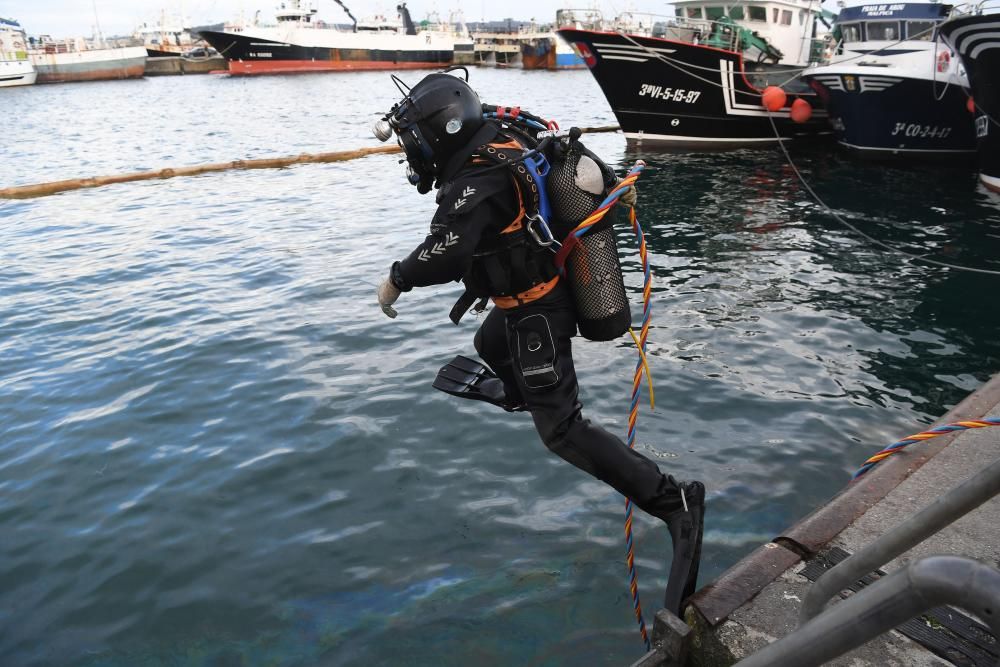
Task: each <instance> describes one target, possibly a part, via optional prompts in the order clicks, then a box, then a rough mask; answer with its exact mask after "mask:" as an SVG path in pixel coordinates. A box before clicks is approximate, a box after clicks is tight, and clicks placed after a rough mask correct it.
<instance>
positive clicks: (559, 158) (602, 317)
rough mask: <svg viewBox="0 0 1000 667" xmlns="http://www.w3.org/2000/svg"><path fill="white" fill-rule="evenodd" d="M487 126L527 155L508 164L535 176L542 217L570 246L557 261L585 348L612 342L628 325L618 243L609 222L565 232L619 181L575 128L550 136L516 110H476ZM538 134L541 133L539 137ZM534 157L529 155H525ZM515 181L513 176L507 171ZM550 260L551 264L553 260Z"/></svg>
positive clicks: (548, 128)
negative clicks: (493, 122) (512, 138)
mask: <svg viewBox="0 0 1000 667" xmlns="http://www.w3.org/2000/svg"><path fill="white" fill-rule="evenodd" d="M483 110H484V112H485V115H486V117H487V118H490V119H497V120H498V121H500V123H501V127H502V128H503V129H505V130H508V131H509V130H514V131H515V132H516V134H517V135H518V137H519V139H520V140H521V142H522V143H524V144H525V145H526V146H527V147H528V148H530V149H531V150H529V151H528V153H527V154H526V157H525V156H522V157H520V158H516V159H515V160H514V162H524V164H526V165H528V168H529V170H530V171H531V172H532V173H533V175H535V176H536V178H535V181H536V182H537V185H538V190H539V196H538V199H539V200H540V202H539V204H538V206H537V207H536V208H537V214H538V215H540V216H542V217H543V219H544V221H545V222H546V223H547V226H548V228H549V229H550V230H551V235H552V237H553V238H555V239H559V240H563V243H572V244H573V245H572V248H571V250H569V253H568V255H566V254H565V253H558V255H557V258H558V260H557V261H556V264H557V266H558V265H559V264H560V262H562V263H563V265H562V266H558V268H559V269H560V270H563V269H564V270H565V279H566V280H567V281H568V282H569V286H570V290H571V291H572V293H573V300H574V302H575V304H576V315H577V327H578V329H579V331H580V335H581V336H583V337H584V338H586V339H588V340H594V341H604V340H614V339H615V338H618V337H619V336H621V335H622V334H624V333H625V332H626V331H628V329H629V326H631V323H632V313H631V310H630V308H629V303H628V296H627V294H626V292H625V282H624V279H623V277H622V270H621V263H620V261H619V258H618V243H617V239H616V238H615V232H614V225H613V223H612V218H611V217H610V216H605V218H604V219H603V220H602V221H601V222H599V223H598V224H596V225H594V226H593V227H591V228H590V229H589V230H588V231H587V233H586V234H584V235H583V236H581V237H579V238H573V237H572V232H573V230H574V229H575V228H576V227H577V225H579V224H580V223H581V222H583V221H584V220H586V219H587V218H588V217H589V216H590V214H591V213H593V212H594V211H596V210H597V209H598V208H599V207H600V205H601V203H602V202H603V201H604V198H605V197H606V196H607V194H608V192H609V191H610V190H611V189H612V188H613V187H614V185H615V184H616V183H617V181H618V179H617V177H616V176H615V174H614V172H613V171H612V170H611V168H610V167H608V166H607V165H606V164H605V163H604V162H603V161H602V160H601V159H600V158H599V157H597V155H595V154H594V153H592V152H591V151H589V150H588V149H587V148H586V147H585V146H584V145H583V144H582V143H581V142H580V140H579V139H580V135H581V131H580V129H579V128H575V127H574V128H571V129H570V130H569V131H568V132H559V131H557V130H554V129H553V128H554V127H555V124H554V123H549V122H546V121H544V120H542V119H540V118H537V117H535V116H532V115H531V114H529V113H526V112H524V111H522V110H520V109H518V108H516V107H515V108H512V109H505V108H504V107H493V106H489V105H485V104H484V105H483ZM540 130H541V131H540ZM532 153H534V155H532ZM510 166H511V168H512V173H513V174H514V177H515V179H517V178H518V173H517V169H515V168H514V164H513V163H510ZM554 260H556V258H554Z"/></svg>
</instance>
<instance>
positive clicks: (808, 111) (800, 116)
mask: <svg viewBox="0 0 1000 667" xmlns="http://www.w3.org/2000/svg"><path fill="white" fill-rule="evenodd" d="M789 115H790V116H791V117H792V120H793V121H795V122H796V123H804V122H806V121H807V120H809V119H810V118H812V115H813V108H812V105H811V104H809V103H808V102H806V101H805V100H804V99H802V98H801V97H800V98H798V99H797V100H795V101H794V102H792V110H791V112H790V113H789Z"/></svg>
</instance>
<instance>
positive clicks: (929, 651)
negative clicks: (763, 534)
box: [636, 375, 1000, 667]
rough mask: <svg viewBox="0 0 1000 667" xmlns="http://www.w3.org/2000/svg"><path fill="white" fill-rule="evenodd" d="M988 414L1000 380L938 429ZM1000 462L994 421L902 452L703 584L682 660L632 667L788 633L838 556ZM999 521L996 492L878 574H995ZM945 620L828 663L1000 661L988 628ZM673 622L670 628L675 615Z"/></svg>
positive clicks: (755, 646) (732, 650)
mask: <svg viewBox="0 0 1000 667" xmlns="http://www.w3.org/2000/svg"><path fill="white" fill-rule="evenodd" d="M986 417H1000V375H998V376H996V377H994V378H993V379H992V380H990V381H989V382H987V383H986V384H984V385H983V386H982V387H980V388H979V389H978V390H976V391H975V392H973V393H972V394H971V395H970V396H968V397H967V398H966V399H965V400H964V401H962V402H961V403H960V404H959V405H957V406H955V408H954V409H952V410H951V411H950V412H948V413H947V414H946V415H944V416H943V417H942V418H941V419H940V420H938V421H937V422H935V424H934V426H939V425H943V424H947V423H952V422H957V421H963V420H971V419H980V418H986ZM918 430H920V429H919V428H914V429H913V432H916V431H918ZM905 435H908V434H900V437H903V436H905ZM872 453H874V452H872ZM998 459H1000V426H998V427H987V428H979V429H975V430H966V431H959V432H956V433H954V434H950V435H944V436H939V437H936V438H933V439H930V440H926V441H924V442H919V443H915V444H912V445H910V446H909V447H907V448H906V449H905V450H904V451H903V452H901V453H899V454H896V455H894V456H891V457H889V458H888V459H886V460H885V461H883V462H882V463H880V464H879V465H878V466H876V467H875V468H874V469H873V470H871V471H869V472H868V473H867V474H866V475H864V476H863V477H861V478H860V479H859V480H858V481H856V482H854V483H852V484H849V485H848V486H847V487H846V488H845V489H844V490H843V491H841V492H840V493H839V494H838V495H836V496H835V497H834V498H832V499H831V500H830V501H829V502H828V503H827V504H825V505H823V506H822V507H820V508H818V509H817V510H815V511H814V512H813V513H812V514H810V515H808V516H807V517H805V518H804V519H802V520H801V521H799V522H798V523H797V524H795V525H794V526H792V527H790V528H789V529H788V530H786V531H784V532H783V533H782V534H781V535H778V536H777V537H775V538H774V540H772V541H771V542H769V543H767V544H764V545H762V546H761V547H759V548H758V549H756V550H755V551H754V552H753V553H751V554H750V555H748V556H747V557H746V558H744V559H743V560H742V561H740V562H739V563H737V564H736V565H734V566H733V567H732V568H730V569H729V570H728V571H726V572H725V573H724V574H722V575H721V576H720V577H719V578H718V579H717V580H716V581H714V582H711V583H710V584H708V585H707V586H704V587H703V588H702V589H700V590H699V591H698V592H697V593H696V594H695V596H694V597H692V598H691V600H690V601H689V605H688V606H687V608H686V610H685V621H686V622H687V624H688V626H690V628H691V629H690V630H688V629H687V628H684V626H683V625H679V626H677V627H680V628H681V631H682V632H688V635H687V638H686V642H687V657H686V659H685V660H683V661H682V662H677V661H675V660H672V659H670V658H669V657H668V654H669V653H671V651H670V649H669V646H663V645H662V644H661V648H660V651H659V653H658V654H657V653H656V652H652V653H650V654H648V655H647V656H646V657H644V658H643V659H642V660H640V661H639V662H638V663H636V664H637V665H642V666H643V667H651V666H652V665H678V664H689V665H698V666H705V667H715V666H719V665H731V664H733V663H735V662H738V661H739V660H741V659H743V658H745V657H747V656H749V655H751V654H753V653H754V652H756V651H758V650H759V649H760V648H761V647H763V646H765V645H766V644H769V643H771V642H773V641H775V640H776V639H779V638H781V637H783V636H785V635H787V634H789V633H790V632H792V631H793V630H794V629H795V628H796V627H798V624H799V612H800V608H801V605H802V601H803V600H804V599H805V595H806V593H807V591H808V590H809V587H810V586H811V584H812V581H811V580H815V579H816V578H817V576H818V575H820V574H822V573H823V572H824V571H825V568H827V567H829V566H830V564H832V563H835V562H837V561H838V560H839V559H841V558H843V557H845V556H846V554H854V553H857V552H858V551H859V550H860V549H862V548H863V547H865V546H866V545H868V544H870V543H871V542H872V541H873V540H875V539H876V538H878V537H879V536H881V535H883V534H884V533H885V532H886V531H888V530H890V529H891V528H893V527H895V526H896V525H898V524H899V523H901V522H902V521H903V520H905V519H906V518H908V517H910V516H911V515H912V514H913V513H915V512H917V511H919V510H920V509H922V508H923V507H925V506H927V505H928V504H929V503H931V502H932V501H934V500H935V499H937V498H938V497H939V496H941V495H942V494H944V493H947V492H948V491H950V490H952V489H954V488H955V487H956V486H958V485H959V484H961V483H962V482H964V481H965V480H967V479H968V478H969V477H971V476H973V475H974V474H975V473H977V472H979V471H980V470H982V469H983V468H984V467H985V466H987V465H989V464H990V463H992V462H994V461H996V460H998ZM998 518H1000V496H998V497H995V498H993V499H992V500H990V501H987V502H986V503H985V504H983V505H981V506H980V507H979V508H978V509H976V510H974V511H972V512H971V513H969V514H967V515H966V516H965V517H963V518H962V519H960V520H958V521H957V522H955V523H953V524H952V525H950V526H949V527H947V528H946V529H944V530H942V531H940V532H939V533H937V534H936V535H934V536H933V537H931V538H929V539H928V540H926V541H925V542H923V543H922V544H920V545H918V546H916V547H915V548H913V549H911V550H910V551H908V552H907V553H905V554H904V555H903V556H902V557H900V558H898V559H896V560H893V561H891V562H889V563H886V564H885V565H883V566H881V568H880V572H884V573H891V572H893V571H895V570H898V569H899V568H901V567H904V566H905V565H906V564H907V563H908V562H910V561H912V560H916V559H919V558H922V557H924V556H929V555H955V556H966V557H970V558H974V559H976V560H978V561H980V562H982V563H985V564H987V565H990V566H992V567H1000V526H998ZM845 552H846V554H845ZM876 576H877V575H876ZM838 599H839V598H838ZM834 602H835V601H834ZM662 614H663V612H661V618H658V619H657V620H658V622H659V626H660V627H659V630H660V632H659V633H656V632H654V639H657V636H656V635H657V634H658V635H659V638H661V639H662V638H664V637H666V636H667V635H668V634H669V633H665V632H664V625H663V623H662V621H663V618H662ZM939 615H940V614H939ZM945 615H946V616H947V618H941V619H939V618H938V616H936V615H934V614H929V615H925V616H924V617H922V618H917V619H916V620H914V621H911V622H909V623H907V624H904V625H903V626H898V628H897V630H892V631H890V632H888V633H885V634H883V635H881V636H880V637H878V638H876V639H874V640H872V641H870V642H868V643H867V644H865V645H863V646H861V647H859V648H857V649H855V650H853V651H850V652H849V653H846V654H845V655H843V656H841V657H840V658H837V659H835V660H833V661H832V662H829V663H827V664H830V665H838V666H840V665H843V666H846V665H851V666H852V667H856V666H861V665H872V666H878V667H892V666H899V667H916V666H924V665H960V666H965V665H975V666H978V665H994V664H1000V662H998V660H1000V642H998V641H997V639H996V638H994V637H992V636H991V634H990V633H989V632H988V631H984V630H985V628H984V626H982V625H981V624H979V623H978V622H977V619H974V618H968V617H967V615H963V614H952V613H950V612H949V613H946V614H945ZM673 620H674V621H677V619H676V617H674V618H673ZM900 630H902V632H901V631H900ZM676 639H677V638H676V636H675V637H673V640H674V641H676ZM668 643H669V642H668Z"/></svg>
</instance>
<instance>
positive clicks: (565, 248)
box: [555, 160, 653, 651]
mask: <svg viewBox="0 0 1000 667" xmlns="http://www.w3.org/2000/svg"><path fill="white" fill-rule="evenodd" d="M645 166H646V163H645V162H643V161H642V160H636V163H635V165H633V167H632V168H631V169H630V170H629V172H628V175H627V176H626V177H625V178H624V179H622V180H621V181H619V182H618V184H617V185H615V187H614V188H613V189H612V190H611V192H609V193H608V196H607V197H606V198H605V199H604V201H603V202H601V205H600V206H599V207H597V210H595V211H594V212H593V213H591V214H590V215H589V216H588V217H587V218H586V219H585V220H584V221H583V222H581V223H580V224H579V225H577V226H576V228H574V229H573V231H572V232H570V233H569V234H568V235H567V236H566V240H565V241H563V243H562V247H561V248H560V249H559V253H558V254H557V255H556V259H555V263H556V266H559V267H560V269H561V267H562V266H563V265H564V263H565V261H566V258H567V257H568V255H569V253H570V252H571V251H572V249H573V247H574V246H576V245H577V241H578V240H579V239H580V238H581V237H583V236H584V235H586V234H587V232H588V231H589V230H590V229H591V228H592V227H593V226H594V225H596V224H597V223H599V222H600V221H601V220H602V219H604V216H605V215H607V213H608V211H610V210H611V208H612V207H613V206H614V205H615V204H616V203H617V202H618V199H619V198H620V197H621V196H622V194H624V193H625V192H626V191H627V190H628V189H629V188H631V187H633V186H634V185H635V182H636V180H638V178H639V175H640V174H641V173H642V170H643V169H644V168H645ZM629 222H630V223H631V224H632V230H633V231H634V232H635V235H636V238H637V239H638V242H639V258H640V260H641V262H642V271H643V289H642V297H643V308H642V328H641V329H640V333H639V336H638V337H637V336H636V335H635V332H634V331H633V330H632V329H631V327H630V328H629V330H628V331H629V334H630V335H631V336H632V340H633V341H635V344H636V348H637V349H638V350H639V360H638V361H637V362H636V364H635V375H634V376H633V378H632V401H631V404H630V406H629V416H628V433H627V440H626V441H627V443H628V446H629V449H635V426H636V421H637V419H638V415H639V388H640V386H641V385H642V374H643V371H645V373H646V379H647V381H648V382H649V405H650V408H652V407H653V379H652V377H651V376H650V374H649V364H648V362H647V360H646V338H647V337H648V336H649V315H650V295H651V293H652V287H651V277H652V273H651V271H650V269H649V258H648V256H647V252H646V238H645V236H644V235H643V233H642V228H641V227H640V226H639V221H638V219H637V218H636V215H635V208H634V207H630V208H629ZM625 560H626V563H627V564H628V577H629V582H628V586H629V591H631V593H632V609H633V611H634V613H635V620H636V623H638V625H639V633H640V634H641V635H642V641H643V642H644V643H645V644H646V650H647V651H648V650H650V648H652V644H651V643H650V640H649V633H648V631H647V630H646V620H645V619H644V618H643V616H642V602H641V601H640V600H639V578H638V575H637V574H636V571H635V543H634V541H633V539H632V499H631V498H628V497H626V498H625Z"/></svg>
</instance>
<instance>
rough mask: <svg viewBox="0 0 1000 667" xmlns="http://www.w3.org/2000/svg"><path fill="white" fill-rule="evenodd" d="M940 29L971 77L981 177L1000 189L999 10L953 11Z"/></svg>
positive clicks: (983, 180) (995, 7)
mask: <svg viewBox="0 0 1000 667" xmlns="http://www.w3.org/2000/svg"><path fill="white" fill-rule="evenodd" d="M982 9H983V7H982V6H980V11H982ZM993 9H994V11H995V10H997V9H1000V6H994V7H993ZM939 30H940V31H941V35H942V36H943V37H944V40H945V41H946V42H947V43H948V44H950V45H951V46H952V48H954V49H955V51H957V52H958V55H959V57H960V58H961V60H962V63H963V65H965V71H966V73H967V74H968V77H969V84H970V86H971V90H972V97H971V99H970V100H969V102H968V103H967V104H968V106H971V107H972V109H973V111H974V113H975V128H976V141H977V143H978V146H979V178H980V180H982V182H983V184H984V185H985V186H986V187H987V188H989V189H990V190H994V191H996V192H1000V13H989V14H987V13H978V14H969V15H965V16H962V15H952V17H951V18H950V19H949V20H948V21H945V22H944V23H942V24H941V26H940V28H939Z"/></svg>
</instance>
